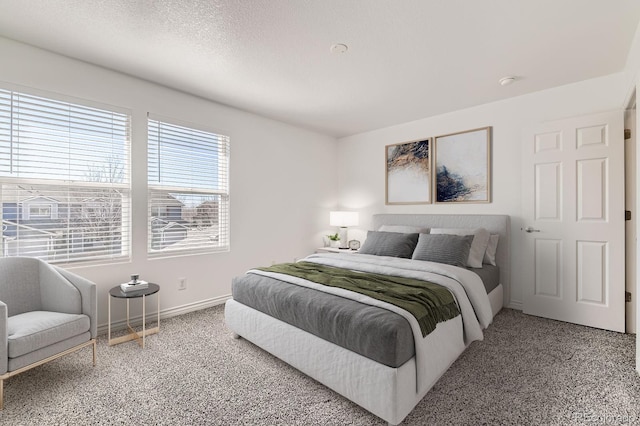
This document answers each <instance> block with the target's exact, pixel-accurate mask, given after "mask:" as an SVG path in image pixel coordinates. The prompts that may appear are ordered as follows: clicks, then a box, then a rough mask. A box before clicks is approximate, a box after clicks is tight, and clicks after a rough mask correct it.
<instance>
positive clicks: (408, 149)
mask: <svg viewBox="0 0 640 426" xmlns="http://www.w3.org/2000/svg"><path fill="white" fill-rule="evenodd" d="M430 151H431V139H424V140H416V141H410V142H403V143H398V144H394V145H387V146H386V147H385V153H386V156H385V158H386V203H387V204H429V203H431V152H430Z"/></svg>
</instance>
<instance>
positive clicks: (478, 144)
mask: <svg viewBox="0 0 640 426" xmlns="http://www.w3.org/2000/svg"><path fill="white" fill-rule="evenodd" d="M433 148H434V149H433V151H434V162H435V178H434V181H435V182H434V185H433V186H434V193H435V201H436V203H490V202H491V127H483V128H480V129H474V130H467V131H464V132H459V133H452V134H449V135H443V136H438V137H436V138H434V147H433Z"/></svg>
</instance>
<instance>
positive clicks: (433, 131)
mask: <svg viewBox="0 0 640 426" xmlns="http://www.w3.org/2000/svg"><path fill="white" fill-rule="evenodd" d="M516 84H517V83H516ZM505 89H506V90H509V86H506V87H505ZM627 91H628V76H627V75H625V74H624V73H619V74H612V75H609V76H605V77H601V78H597V79H592V80H588V81H583V82H579V83H575V84H571V85H567V86H563V87H559V88H555V89H550V90H545V91H541V92H537V93H533V94H530V95H525V96H520V97H517V98H511V99H508V100H504V101H500V102H495V103H490V104H485V105H481V106H478V107H474V108H469V109H465V110H460V111H455V112H452V113H448V114H443V115H439V116H435V117H430V118H425V119H423V120H418V121H414V122H410V123H405V124H402V125H398V126H393V127H388V128H384V129H380V130H376V131H372V132H367V133H362V134H358V135H354V136H350V137H346V138H342V139H340V140H339V143H338V153H339V160H340V161H339V170H340V176H339V204H340V208H345V209H347V208H349V209H356V210H359V211H360V212H361V226H360V227H359V230H351V231H350V238H354V237H358V238H359V239H360V240H363V239H364V236H365V234H364V232H365V230H366V229H368V227H369V226H370V219H371V215H372V214H374V213H445V214H447V213H457V214H464V213H467V214H491V213H493V214H508V215H510V216H511V220H512V229H511V235H512V241H511V248H512V255H511V260H512V268H511V271H512V276H511V286H512V288H511V289H506V290H507V291H506V293H507V294H506V296H507V300H508V301H509V305H510V306H511V307H514V308H518V309H521V307H522V287H521V283H520V281H519V279H518V271H520V270H521V267H520V265H521V264H522V252H523V250H522V231H521V230H520V228H521V226H522V213H521V212H522V206H521V203H522V199H521V196H520V193H521V188H520V186H521V170H520V169H521V168H520V163H521V155H522V154H521V152H522V151H521V145H522V132H523V130H524V129H525V128H526V127H528V126H532V125H534V124H537V123H540V122H543V121H549V120H556V119H562V118H567V117H571V116H576V115H582V114H588V113H594V112H599V111H605V110H612V109H620V110H622V107H623V100H624V98H625V96H626V94H627ZM428 101H429V100H428V99H425V102H428ZM484 126H492V127H493V141H492V153H493V161H492V199H493V201H492V202H491V203H489V204H465V205H459V206H456V205H435V204H433V205H416V206H387V205H385V154H384V146H385V145H388V144H393V143H398V142H404V141H410V140H415V139H424V138H427V137H432V136H438V135H443V134H448V133H453V132H458V131H462V130H468V129H474V128H478V127H484ZM621 166H623V165H621ZM358 231H360V232H358Z"/></svg>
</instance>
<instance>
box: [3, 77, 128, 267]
mask: <svg viewBox="0 0 640 426" xmlns="http://www.w3.org/2000/svg"><path fill="white" fill-rule="evenodd" d="M46 96H47V97H43V96H38V95H34V94H30V93H23V92H18V91H15V90H9V89H7V88H0V205H1V206H2V241H3V250H2V256H31V257H38V258H41V259H44V260H46V261H48V262H52V263H76V262H92V263H93V262H111V261H113V260H116V259H128V257H129V253H130V238H129V234H130V231H129V224H130V222H131V220H130V217H129V216H130V213H129V212H130V207H129V206H130V180H129V155H130V154H129V151H130V120H131V119H130V114H129V113H128V112H127V111H125V110H117V108H114V107H104V106H97V105H90V103H89V102H88V101H77V100H73V101H70V100H63V99H60V98H57V96H56V99H54V98H52V97H49V95H46Z"/></svg>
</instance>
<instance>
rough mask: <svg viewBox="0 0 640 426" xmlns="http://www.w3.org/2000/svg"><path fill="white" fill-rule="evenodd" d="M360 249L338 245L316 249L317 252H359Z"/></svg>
mask: <svg viewBox="0 0 640 426" xmlns="http://www.w3.org/2000/svg"><path fill="white" fill-rule="evenodd" d="M357 252H358V250H351V249H348V248H346V249H341V248H336V247H319V248H317V249H316V253H357Z"/></svg>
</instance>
